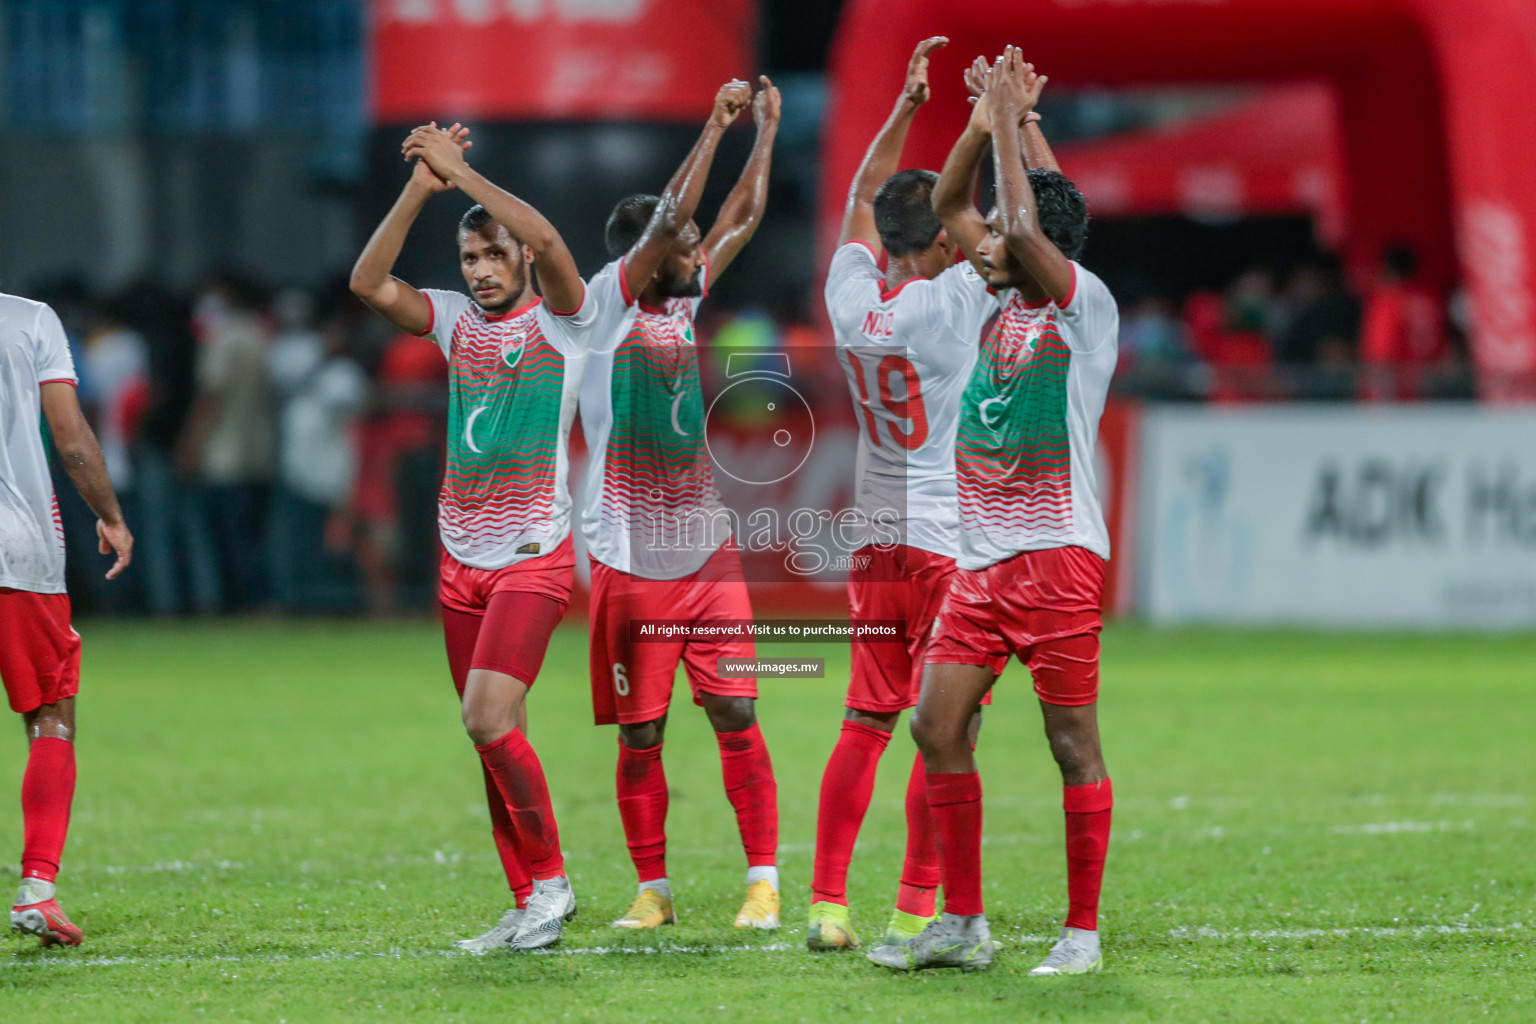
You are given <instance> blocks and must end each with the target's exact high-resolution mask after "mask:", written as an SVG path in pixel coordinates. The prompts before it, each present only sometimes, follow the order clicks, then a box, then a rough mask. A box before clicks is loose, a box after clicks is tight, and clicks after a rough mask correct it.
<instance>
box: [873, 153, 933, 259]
mask: <svg viewBox="0 0 1536 1024" xmlns="http://www.w3.org/2000/svg"><path fill="white" fill-rule="evenodd" d="M938 181H939V176H938V175H937V174H934V173H933V172H932V171H923V170H918V169H916V168H914V169H911V170H906V171H897V172H896V173H895V174H893V175H891V176H890V177H889V178H886V179H885V180H884V181H883V182H881V183H880V187H879V188H878V189H876V190H875V230H876V231H878V232H880V244H881V245H883V246H885V251H886V252H888V253H890V254H891V255H892V256H907V255H910V254H911V253H914V252H922V251H923V250H924V249H926V248H928V247H929V246H930V245H932V244H933V240H934V239H935V238H937V237H939V231H941V230H942V229H943V227H944V225H943V224H942V223H941V222H940V221H939V215H938V214H936V213H934V212H933V186H934V185H936V184H938Z"/></svg>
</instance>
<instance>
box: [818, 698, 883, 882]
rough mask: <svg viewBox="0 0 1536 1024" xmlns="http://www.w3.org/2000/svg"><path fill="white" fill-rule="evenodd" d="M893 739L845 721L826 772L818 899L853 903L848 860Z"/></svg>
mask: <svg viewBox="0 0 1536 1024" xmlns="http://www.w3.org/2000/svg"><path fill="white" fill-rule="evenodd" d="M890 742H891V734H890V733H888V732H882V731H881V730H879V729H876V728H873V727H872V726H868V725H864V724H862V723H860V722H849V721H844V722H843V731H842V732H841V733H840V734H839V735H838V737H837V745H836V746H835V747H833V748H832V756H831V757H830V758H828V760H827V770H826V771H825V772H824V773H823V774H822V776H821V804H820V805H819V807H818V809H817V811H816V866H815V870H814V873H813V874H812V882H811V902H813V903H820V902H827V903H841V904H843V905H844V906H847V905H848V862H849V861H851V860H852V859H853V844H854V841H855V840H857V839H858V838H859V827H860V826H861V825H863V824H864V815H865V814H866V813H867V812H868V811H869V800H870V797H872V796H874V793H875V769H876V768H878V767H879V766H880V755H881V754H883V753H885V748H886V746H887V745H888V744H889V743H890Z"/></svg>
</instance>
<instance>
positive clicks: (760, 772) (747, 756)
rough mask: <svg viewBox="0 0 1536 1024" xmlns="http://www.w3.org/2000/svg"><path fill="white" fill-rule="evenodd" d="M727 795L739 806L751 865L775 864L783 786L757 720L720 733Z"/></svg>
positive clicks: (738, 820) (738, 821) (739, 823)
mask: <svg viewBox="0 0 1536 1024" xmlns="http://www.w3.org/2000/svg"><path fill="white" fill-rule="evenodd" d="M715 741H716V742H717V743H719V744H720V774H721V775H722V776H723V777H724V779H725V795H726V796H727V797H728V798H729V799H730V801H731V806H732V807H734V808H735V809H736V827H737V828H738V829H740V830H741V845H742V848H743V849H744V850H746V851H747V867H749V868H755V867H763V866H772V865H773V864H775V863H776V862H777V859H778V849H779V785H778V783H777V782H775V781H774V778H773V761H772V759H771V758H769V756H768V745H767V744H766V743H764V742H763V734H762V732H761V730H759V729H758V727H757V723H756V722H753V723H752V724H751V725H750V726H748V727H747V728H745V729H742V730H740V731H739V732H717V733H715Z"/></svg>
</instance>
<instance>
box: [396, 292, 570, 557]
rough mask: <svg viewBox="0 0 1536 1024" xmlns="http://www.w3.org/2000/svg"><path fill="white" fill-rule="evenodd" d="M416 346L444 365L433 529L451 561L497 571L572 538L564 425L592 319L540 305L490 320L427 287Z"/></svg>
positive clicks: (458, 297) (456, 296)
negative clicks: (444, 447) (443, 434)
mask: <svg viewBox="0 0 1536 1024" xmlns="http://www.w3.org/2000/svg"><path fill="white" fill-rule="evenodd" d="M423 294H424V295H426V297H427V298H428V299H429V300H430V301H431V303H432V323H431V325H430V326H428V328H427V329H426V330H425V331H423V332H422V337H424V338H427V339H429V340H431V341H434V342H436V343H437V347H438V348H440V349H442V352H443V355H444V356H446V357H447V359H448V466H447V471H446V472H445V473H444V475H443V489H442V493H441V495H440V496H439V498H438V505H437V508H438V531H439V533H440V534H441V535H442V538H443V547H444V548H446V549H447V551H448V553H449V554H450V555H452V556H453V557H454V558H455V559H457V560H458V561H460V562H462V563H463V564H465V565H468V566H473V567H474V568H477V569H502V568H505V567H507V566H509V565H513V564H515V563H517V562H521V561H524V560H526V559H529V558H537V557H539V556H540V555H547V554H549V553H550V552H551V551H553V550H554V549H555V548H556V547H557V546H559V544H560V543H561V542H562V541H564V540H565V539H566V537H568V536H570V532H571V495H570V492H569V491H568V490H567V484H566V477H567V476H569V474H570V451H569V449H570V436H571V422H572V421H573V420H574V419H575V417H576V392H577V388H579V387H580V385H581V374H582V368H583V366H584V364H585V362H586V355H587V330H588V328H590V326H591V324H592V322H593V319H594V306H593V303H592V299H591V295H590V293H589V294H588V296H587V297H586V298H585V299H584V300H583V302H582V305H581V308H580V309H578V310H577V311H576V312H575V313H573V314H571V315H570V316H559V315H557V314H555V313H552V312H550V310H549V307H548V306H547V305H545V303H544V302H543V300H542V299H535V300H534V301H533V302H531V303H529V304H527V305H525V306H523V307H522V308H521V309H515V310H511V311H509V312H507V313H504V314H500V315H497V316H491V315H488V314H487V313H486V312H485V310H483V309H481V308H480V306H479V305H478V304H476V303H475V302H474V300H472V299H471V298H470V297H469V296H467V295H464V294H463V293H461V292H450V291H439V290H437V289H428V290H426V291H424V292H423Z"/></svg>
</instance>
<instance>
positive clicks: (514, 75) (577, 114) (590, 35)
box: [369, 0, 757, 124]
mask: <svg viewBox="0 0 1536 1024" xmlns="http://www.w3.org/2000/svg"><path fill="white" fill-rule="evenodd" d="M756 8H757V4H756V0H505V2H503V0H371V3H370V5H369V10H370V16H371V18H372V23H373V24H372V57H373V76H374V84H373V97H374V100H373V102H374V116H375V117H376V119H377V120H378V121H380V122H381V123H386V124H389V123H396V122H401V121H409V120H412V119H423V120H426V119H432V118H436V119H439V120H441V119H443V118H444V117H447V116H452V117H453V118H456V119H459V118H462V119H466V120H467V119H470V118H479V119H496V120H567V119H589V120H601V121H616V120H627V119H631V118H644V119H652V120H656V119H659V120H692V119H694V118H695V117H696V116H698V114H699V112H700V111H702V110H707V109H708V108H709V104H710V101H711V100H713V99H714V96H715V91H716V90H717V89H719V88H720V83H722V82H725V81H727V80H729V79H731V78H750V77H751V76H750V74H749V72H750V69H751V68H752V66H753V49H754V47H753V44H754V41H755V30H756V13H757V11H756Z"/></svg>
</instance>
